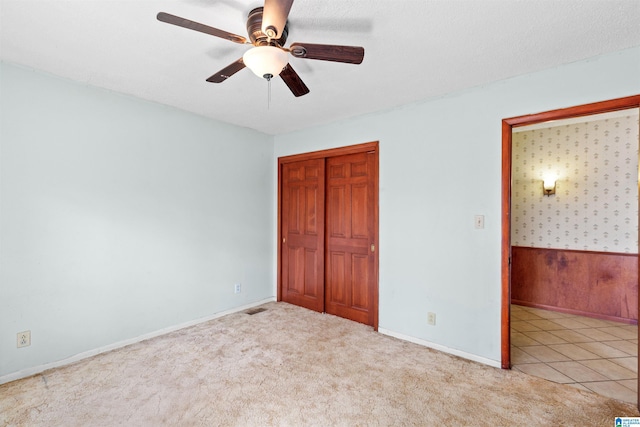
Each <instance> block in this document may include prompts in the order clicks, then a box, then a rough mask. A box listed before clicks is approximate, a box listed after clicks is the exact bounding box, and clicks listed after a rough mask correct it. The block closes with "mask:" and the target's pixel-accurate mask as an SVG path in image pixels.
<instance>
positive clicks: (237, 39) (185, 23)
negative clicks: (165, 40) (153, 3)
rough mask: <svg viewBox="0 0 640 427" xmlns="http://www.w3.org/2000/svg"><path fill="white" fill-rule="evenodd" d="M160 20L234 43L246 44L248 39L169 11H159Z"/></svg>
mask: <svg viewBox="0 0 640 427" xmlns="http://www.w3.org/2000/svg"><path fill="white" fill-rule="evenodd" d="M157 18H158V21H161V22H166V23H167V24H173V25H177V26H178V27H184V28H188V29H189V30H194V31H200V32H201V33H205V34H209V35H211V36H216V37H220V38H223V39H226V40H229V41H232V42H234V43H239V44H245V43H247V39H246V38H244V37H242V36H239V35H236V34H232V33H229V32H227V31H223V30H220V29H218V28H214V27H210V26H208V25H204V24H200V23H198V22H194V21H191V20H189V19H185V18H180V17H179V16H175V15H171V14H169V13H164V12H160V13H158V16H157Z"/></svg>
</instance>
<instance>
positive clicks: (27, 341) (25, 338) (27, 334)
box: [17, 331, 31, 348]
mask: <svg viewBox="0 0 640 427" xmlns="http://www.w3.org/2000/svg"><path fill="white" fill-rule="evenodd" d="M17 345H18V348H22V347H28V346H30V345H31V331H24V332H18V337H17Z"/></svg>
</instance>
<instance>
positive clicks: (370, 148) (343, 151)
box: [276, 141, 380, 331]
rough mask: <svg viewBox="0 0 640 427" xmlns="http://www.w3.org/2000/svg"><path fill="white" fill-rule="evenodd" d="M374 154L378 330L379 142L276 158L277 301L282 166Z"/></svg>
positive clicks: (279, 290) (375, 321)
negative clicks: (357, 154)
mask: <svg viewBox="0 0 640 427" xmlns="http://www.w3.org/2000/svg"><path fill="white" fill-rule="evenodd" d="M369 152H374V153H376V158H375V165H374V195H375V196H374V197H375V204H374V223H375V224H374V243H375V246H376V252H375V258H374V277H375V290H374V294H373V314H374V319H373V328H374V330H376V331H377V330H378V289H379V286H378V283H379V279H378V278H379V274H378V272H379V268H378V266H379V260H380V245H379V234H378V229H379V226H378V224H379V208H378V200H379V199H378V197H379V142H378V141H373V142H366V143H364V144H357V145H350V146H347V147H339V148H332V149H327V150H320V151H313V152H309V153H302V154H294V155H290V156H284V157H279V158H278V200H277V203H278V207H277V208H278V210H277V215H278V225H277V227H278V230H277V240H276V242H277V248H278V251H277V264H278V265H277V300H278V301H282V245H281V242H282V220H281V219H282V212H281V209H282V191H281V189H282V167H283V165H285V164H287V163H291V162H299V161H304V160H312V159H323V158H328V157H336V156H344V155H348V154H356V153H369Z"/></svg>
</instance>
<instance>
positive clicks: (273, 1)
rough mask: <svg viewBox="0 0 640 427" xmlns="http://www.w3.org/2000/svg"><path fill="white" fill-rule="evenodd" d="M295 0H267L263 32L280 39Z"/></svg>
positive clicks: (263, 18)
mask: <svg viewBox="0 0 640 427" xmlns="http://www.w3.org/2000/svg"><path fill="white" fill-rule="evenodd" d="M292 4H293V0H265V1H264V10H263V11H262V32H263V33H265V34H266V35H267V37H269V38H272V39H279V38H280V36H282V30H283V29H284V26H285V25H286V23H287V17H288V16H289V11H290V10H291V5H292Z"/></svg>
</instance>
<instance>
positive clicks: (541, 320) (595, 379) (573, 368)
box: [511, 304, 638, 403]
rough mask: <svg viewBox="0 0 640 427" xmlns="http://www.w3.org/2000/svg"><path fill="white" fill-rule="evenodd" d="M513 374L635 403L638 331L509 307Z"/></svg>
mask: <svg viewBox="0 0 640 427" xmlns="http://www.w3.org/2000/svg"><path fill="white" fill-rule="evenodd" d="M511 365H512V369H516V370H518V371H521V372H524V373H527V374H529V375H534V376H537V377H541V378H545V379H547V380H549V381H553V382H556V383H563V384H568V385H571V386H573V387H576V388H579V389H582V390H589V391H592V392H595V393H598V394H601V395H604V396H608V397H612V398H615V399H618V400H623V401H626V402H631V403H635V402H636V401H637V393H638V379H637V378H638V327H637V326H635V325H627V324H624V323H618V322H612V321H608V320H598V319H592V318H589V317H582V316H575V315H572V314H565V313H557V312H554V311H548V310H541V309H537V308H531V307H524V306H520V305H515V304H512V305H511Z"/></svg>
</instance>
